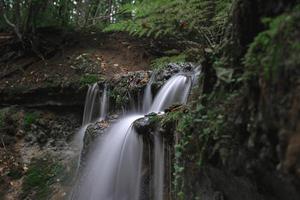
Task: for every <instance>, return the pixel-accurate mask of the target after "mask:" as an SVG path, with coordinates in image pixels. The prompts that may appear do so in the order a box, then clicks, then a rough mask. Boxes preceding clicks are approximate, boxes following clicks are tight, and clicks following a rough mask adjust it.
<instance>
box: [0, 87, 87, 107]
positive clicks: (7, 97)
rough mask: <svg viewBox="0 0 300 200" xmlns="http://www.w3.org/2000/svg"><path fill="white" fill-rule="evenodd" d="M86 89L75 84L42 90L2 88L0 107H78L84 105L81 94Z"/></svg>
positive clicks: (0, 91)
mask: <svg viewBox="0 0 300 200" xmlns="http://www.w3.org/2000/svg"><path fill="white" fill-rule="evenodd" d="M86 89H87V88H86V87H79V86H78V85H76V84H75V85H59V86H49V87H42V88H20V87H19V88H4V89H2V90H0V106H10V105H23V106H31V107H41V106H44V107H45V106H78V105H79V106H80V105H83V104H84V95H82V94H83V93H85V91H86Z"/></svg>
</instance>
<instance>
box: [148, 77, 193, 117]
mask: <svg viewBox="0 0 300 200" xmlns="http://www.w3.org/2000/svg"><path fill="white" fill-rule="evenodd" d="M191 85H192V83H191V79H190V78H189V77H187V76H185V75H175V76H173V77H172V78H170V79H169V80H168V81H167V83H166V84H165V85H164V86H163V87H162V88H161V89H160V91H159V92H158V94H157V95H156V97H155V99H154V101H153V104H152V106H151V108H150V110H149V111H150V112H156V113H158V112H161V111H163V110H164V109H166V108H168V107H170V106H171V105H173V104H175V103H178V104H183V103H186V101H187V97H188V94H189V91H190V88H191Z"/></svg>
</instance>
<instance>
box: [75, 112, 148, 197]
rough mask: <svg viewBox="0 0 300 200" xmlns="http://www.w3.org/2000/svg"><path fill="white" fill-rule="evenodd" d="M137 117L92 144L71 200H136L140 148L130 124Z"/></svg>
mask: <svg viewBox="0 0 300 200" xmlns="http://www.w3.org/2000/svg"><path fill="white" fill-rule="evenodd" d="M141 117H143V116H142V115H132V116H127V117H125V118H123V119H121V120H120V121H119V122H118V123H116V124H114V125H113V126H112V127H111V128H110V129H109V130H108V131H107V133H106V135H105V136H104V138H102V140H98V141H96V143H95V147H96V148H95V149H94V151H93V153H92V154H91V156H90V157H89V159H88V162H87V163H86V167H85V169H84V172H83V174H82V179H81V182H80V183H79V184H78V185H77V188H76V191H75V192H74V194H73V196H72V199H73V200H102V199H103V200H138V195H139V194H138V192H139V180H140V175H139V174H140V173H139V172H140V171H141V156H142V150H143V146H142V142H141V141H140V139H139V138H138V136H137V134H135V132H134V131H133V129H132V123H133V122H134V121H135V120H136V119H138V118H141Z"/></svg>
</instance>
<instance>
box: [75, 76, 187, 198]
mask: <svg viewBox="0 0 300 200" xmlns="http://www.w3.org/2000/svg"><path fill="white" fill-rule="evenodd" d="M151 79H152V77H151ZM151 79H150V81H149V83H148V86H147V88H146V91H145V93H144V94H145V95H144V100H146V99H148V100H151V101H152V94H151V84H152V81H153V80H152V81H151ZM153 79H154V78H153ZM191 85H192V81H191V78H189V77H188V76H186V75H183V74H182V75H180V74H178V75H175V76H173V77H172V78H170V79H169V80H168V81H167V82H166V84H165V85H164V86H163V87H162V89H161V90H160V91H159V93H158V95H157V96H156V98H155V99H154V101H153V104H152V105H151V106H150V104H151V101H150V103H149V101H144V105H143V109H144V110H143V112H144V113H149V112H157V113H158V112H161V111H163V110H164V109H166V108H167V107H169V106H171V105H172V104H174V103H178V104H182V103H185V102H186V101H187V97H188V93H189V91H190V88H191ZM150 96H151V98H150ZM145 104H146V105H145ZM102 106H103V104H102ZM146 108H148V110H146ZM146 111H147V112H146ZM143 116H144V115H141V114H135V115H127V116H125V117H123V118H122V119H120V120H119V122H117V123H115V124H113V125H112V126H111V127H110V128H109V129H108V130H107V132H106V133H105V134H104V136H103V137H101V138H98V140H96V141H95V142H94V146H93V147H94V149H93V150H92V152H91V154H90V155H89V156H88V159H87V162H86V163H85V166H84V168H83V172H82V173H81V178H80V179H79V181H78V183H77V185H76V187H75V188H74V192H73V194H72V200H139V196H140V181H141V177H142V175H141V170H142V155H143V141H142V138H141V136H138V134H136V133H135V131H134V129H133V127H132V126H133V125H132V124H133V122H134V121H135V120H137V119H139V118H142V117H143ZM153 180H154V181H153V184H154V188H155V189H154V198H155V200H162V199H163V193H164V190H163V188H164V142H163V138H162V137H161V136H160V135H158V134H155V136H154V172H153Z"/></svg>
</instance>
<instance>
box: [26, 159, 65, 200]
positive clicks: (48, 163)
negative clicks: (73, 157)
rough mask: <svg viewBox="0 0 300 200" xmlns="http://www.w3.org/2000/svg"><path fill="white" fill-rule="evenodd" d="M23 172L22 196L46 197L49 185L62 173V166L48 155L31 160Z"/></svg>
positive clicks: (48, 194) (49, 193)
mask: <svg viewBox="0 0 300 200" xmlns="http://www.w3.org/2000/svg"><path fill="white" fill-rule="evenodd" d="M28 168H29V169H28V171H27V172H26V174H25V177H24V182H23V187H22V198H26V197H29V198H31V199H37V200H42V199H47V197H49V196H50V195H51V191H52V189H51V185H52V184H54V183H55V182H56V181H57V179H58V178H60V176H61V175H62V174H63V172H64V170H63V166H62V165H61V164H59V163H58V162H57V161H56V160H55V159H53V158H51V157H50V156H45V157H44V158H39V159H36V160H33V161H32V163H31V164H30V165H29V167H28Z"/></svg>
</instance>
